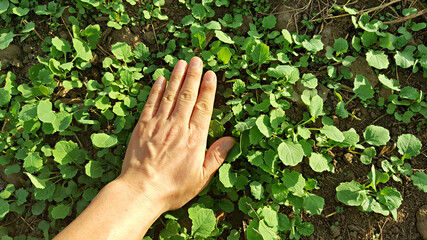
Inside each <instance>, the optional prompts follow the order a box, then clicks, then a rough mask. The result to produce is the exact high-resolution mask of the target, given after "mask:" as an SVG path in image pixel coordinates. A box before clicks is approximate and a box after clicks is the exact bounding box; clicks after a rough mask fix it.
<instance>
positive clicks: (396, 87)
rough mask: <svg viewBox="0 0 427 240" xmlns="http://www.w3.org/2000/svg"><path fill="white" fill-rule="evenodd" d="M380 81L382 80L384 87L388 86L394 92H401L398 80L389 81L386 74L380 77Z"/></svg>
mask: <svg viewBox="0 0 427 240" xmlns="http://www.w3.org/2000/svg"><path fill="white" fill-rule="evenodd" d="M378 79H379V80H380V82H381V83H382V84H384V86H386V87H388V88H390V89H392V90H396V91H400V87H399V82H398V81H397V80H395V79H389V78H388V77H387V76H385V75H384V74H380V75H378Z"/></svg>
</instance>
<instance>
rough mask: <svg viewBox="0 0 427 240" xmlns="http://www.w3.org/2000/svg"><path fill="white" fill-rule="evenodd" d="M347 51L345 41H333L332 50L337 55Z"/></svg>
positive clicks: (339, 39) (341, 39) (342, 39)
mask: <svg viewBox="0 0 427 240" xmlns="http://www.w3.org/2000/svg"><path fill="white" fill-rule="evenodd" d="M347 49H348V43H347V40H345V39H344V38H338V39H335V43H334V50H335V51H336V52H337V54H340V53H345V52H347Z"/></svg>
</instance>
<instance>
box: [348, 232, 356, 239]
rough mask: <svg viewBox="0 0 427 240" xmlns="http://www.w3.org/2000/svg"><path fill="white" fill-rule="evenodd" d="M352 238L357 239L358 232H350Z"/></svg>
mask: <svg viewBox="0 0 427 240" xmlns="http://www.w3.org/2000/svg"><path fill="white" fill-rule="evenodd" d="M349 235H350V239H357V232H350V234H349Z"/></svg>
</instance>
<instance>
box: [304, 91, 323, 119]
mask: <svg viewBox="0 0 427 240" xmlns="http://www.w3.org/2000/svg"><path fill="white" fill-rule="evenodd" d="M308 109H309V111H310V115H311V116H312V117H314V118H317V117H319V116H322V115H324V114H325V113H324V112H323V99H322V98H321V97H320V96H319V95H316V96H314V97H313V98H312V99H311V101H310V105H309V106H308Z"/></svg>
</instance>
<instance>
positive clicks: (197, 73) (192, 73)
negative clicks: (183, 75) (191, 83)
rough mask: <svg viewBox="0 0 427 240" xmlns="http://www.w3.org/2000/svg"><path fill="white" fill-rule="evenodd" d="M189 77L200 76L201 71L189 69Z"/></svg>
mask: <svg viewBox="0 0 427 240" xmlns="http://www.w3.org/2000/svg"><path fill="white" fill-rule="evenodd" d="M187 78H200V73H199V72H197V71H189V72H188V73H187Z"/></svg>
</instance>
